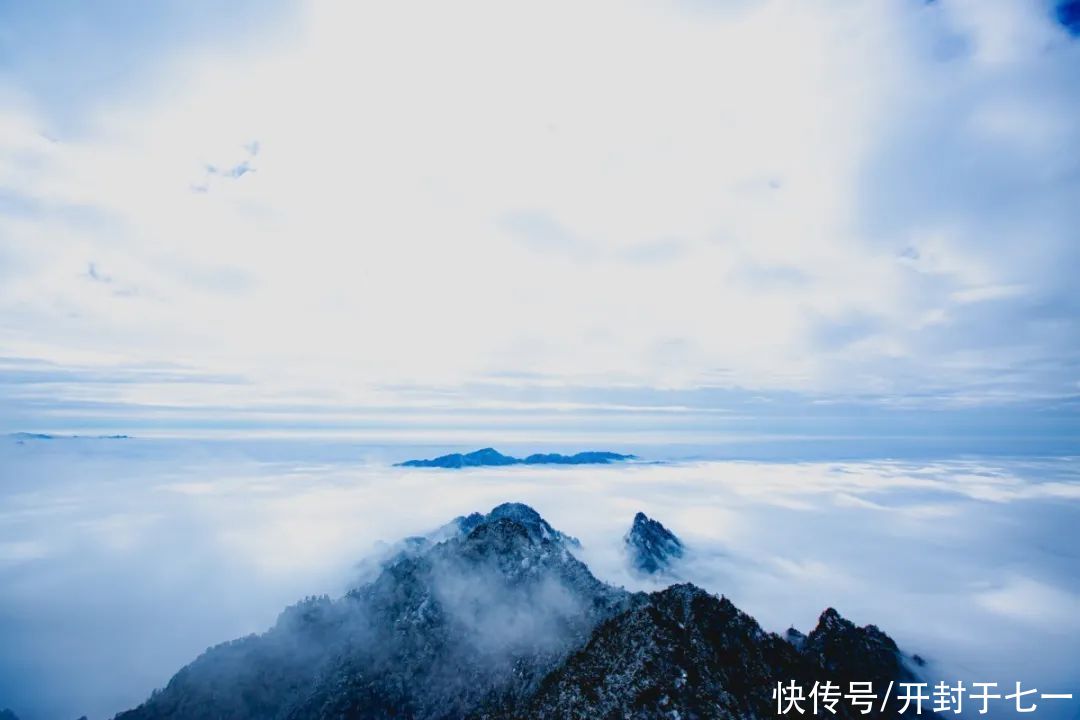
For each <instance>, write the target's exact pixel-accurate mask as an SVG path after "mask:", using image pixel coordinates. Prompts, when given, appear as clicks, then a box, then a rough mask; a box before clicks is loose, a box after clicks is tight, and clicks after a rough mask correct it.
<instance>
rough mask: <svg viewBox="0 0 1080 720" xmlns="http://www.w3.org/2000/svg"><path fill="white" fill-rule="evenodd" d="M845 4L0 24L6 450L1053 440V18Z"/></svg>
mask: <svg viewBox="0 0 1080 720" xmlns="http://www.w3.org/2000/svg"><path fill="white" fill-rule="evenodd" d="M853 5H854V4H852V3H845V2H832V3H830V2H826V3H817V4H813V5H812V6H811V5H808V4H806V3H797V2H781V1H779V0H775V1H766V2H750V1H747V2H738V3H723V4H720V3H717V4H712V3H703V2H687V3H683V4H681V5H680V4H669V3H651V2H630V3H627V2H597V3H589V4H588V5H587V6H585V7H582V6H581V4H580V3H570V2H566V3H563V2H554V3H545V4H543V5H542V6H531V7H527V6H521V5H512V4H507V3H501V2H484V1H476V2H472V1H470V2H464V3H456V4H454V5H453V6H452V7H451V6H449V5H447V4H444V3H395V4H393V6H391V7H386V6H384V4H376V3H348V2H341V3H335V2H314V3H304V4H293V3H287V2H274V3H254V2H240V3H229V4H228V5H227V7H226V6H222V5H221V4H219V3H209V2H205V3H204V2H196V3H190V2H184V3H181V2H161V3H126V2H104V3H94V4H92V5H86V4H83V3H75V2H44V3H14V2H0V28H2V29H0V126H2V128H3V129H2V131H0V429H7V430H12V431H15V430H44V431H65V430H74V431H78V430H81V429H86V428H92V429H102V430H108V431H118V432H130V433H134V434H138V433H139V432H140V431H155V432H164V431H168V430H170V429H172V430H177V431H191V430H194V429H204V430H205V429H214V428H223V427H227V428H230V429H234V430H238V431H239V430H242V429H244V428H249V429H266V428H277V429H288V428H292V429H311V428H315V429H327V428H331V429H339V430H349V429H352V430H357V429H366V428H369V427H397V426H398V425H401V426H402V427H422V426H427V427H437V428H453V427H455V426H461V425H464V426H468V427H472V426H476V427H483V426H485V424H487V425H490V426H491V427H507V426H508V424H509V426H513V427H517V428H520V430H521V432H523V433H528V432H532V431H533V430H534V429H537V428H548V427H551V426H556V427H559V428H561V429H562V430H565V431H569V430H572V429H573V428H574V427H580V428H582V429H594V430H595V429H597V428H611V427H613V421H612V420H611V418H613V417H615V418H619V420H618V422H622V423H628V424H633V426H634V427H635V428H637V429H639V430H640V431H642V432H646V431H649V430H654V431H657V432H659V429H664V428H676V430H672V432H673V433H682V432H685V433H691V432H692V433H696V434H697V435H700V436H708V435H710V434H723V433H739V432H742V433H751V432H753V433H757V432H791V433H795V434H807V433H809V432H811V431H817V432H838V433H839V432H843V433H849V432H853V433H856V434H857V433H858V432H860V431H863V432H871V431H872V432H876V433H890V432H892V433H903V432H915V431H921V432H923V433H927V434H935V435H938V434H941V433H948V432H956V433H958V434H962V433H963V432H965V430H964V428H972V427H974V428H977V429H978V430H977V431H978V432H983V431H984V430H983V429H985V428H986V427H987V426H993V428H994V430H993V431H992V432H991V431H989V430H986V431H985V432H987V433H989V434H991V435H1005V436H1008V435H1010V434H1013V435H1015V434H1032V433H1035V434H1049V435H1052V436H1054V437H1058V438H1062V437H1064V438H1075V436H1076V430H1077V422H1076V418H1077V413H1076V407H1077V404H1076V403H1077V398H1078V396H1080V384H1078V383H1080V342H1078V340H1080V321H1078V320H1077V318H1078V317H1080V312H1078V311H1080V307H1078V305H1080V296H1078V294H1077V292H1076V290H1075V280H1074V278H1075V275H1076V269H1077V268H1078V267H1080V243H1078V238H1077V236H1076V232H1077V231H1076V228H1077V227H1078V226H1080V222H1078V221H1080V119H1078V118H1080V83H1078V82H1077V80H1076V78H1077V76H1078V75H1077V70H1078V69H1080V38H1077V37H1076V35H1074V34H1072V33H1071V32H1070V27H1069V23H1068V22H1065V21H1068V20H1069V19H1070V18H1073V17H1074V15H1075V13H1072V14H1070V12H1068V10H1067V8H1065V9H1063V8H1064V5H1062V6H1060V7H1059V6H1058V5H1054V4H1050V3H1038V2H1030V1H1028V0H1015V1H1012V0H993V1H992V2H987V1H985V0H982V1H975V0H938V1H937V2H933V3H921V2H906V1H900V0H897V1H895V2H886V3H873V4H859V5H863V6H861V7H853ZM865 5H872V6H870V7H867V6H865ZM1071 30H1072V31H1073V32H1075V30H1076V26H1075V23H1073V26H1072V28H1071ZM537 418H543V420H542V421H541V420H538V419H537ZM867 418H870V420H868V419H867ZM614 426H615V427H616V428H617V427H619V426H618V424H615V425H614ZM972 432H975V431H972Z"/></svg>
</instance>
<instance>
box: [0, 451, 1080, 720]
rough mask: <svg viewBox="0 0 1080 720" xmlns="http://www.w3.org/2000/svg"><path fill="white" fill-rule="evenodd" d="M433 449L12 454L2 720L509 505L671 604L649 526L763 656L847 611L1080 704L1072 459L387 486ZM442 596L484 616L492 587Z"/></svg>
mask: <svg viewBox="0 0 1080 720" xmlns="http://www.w3.org/2000/svg"><path fill="white" fill-rule="evenodd" d="M398 443H400V440H399V441H398ZM438 449H439V448H415V447H408V446H402V445H401V444H395V445H391V446H383V447H370V446H369V447H358V445H357V444H356V443H355V442H337V443H335V442H326V441H321V442H295V441H290V442H281V441H277V440H275V441H254V440H245V441H239V442H221V441H220V440H213V441H204V442H192V441H184V440H139V439H132V440H93V439H60V438H58V439H54V440H41V441H33V440H29V439H27V440H25V441H24V442H23V443H22V444H19V443H18V442H17V441H16V440H15V439H13V438H0V488H2V493H3V495H2V502H0V633H2V634H3V637H4V638H5V643H4V644H3V647H0V694H2V695H3V696H4V698H5V703H8V704H11V705H12V706H13V707H14V709H15V710H16V711H17V712H19V714H20V716H21V717H27V718H31V719H32V718H34V717H42V718H45V717H50V718H51V717H76V716H78V715H80V714H82V713H88V714H89V715H90V716H91V717H106V716H109V715H110V714H111V712H114V711H116V710H118V709H120V708H123V707H130V706H133V705H134V704H136V703H137V702H138V701H140V700H142V699H144V698H145V696H146V695H147V694H148V693H149V692H150V690H151V689H152V688H154V687H157V686H160V685H162V684H163V683H164V682H165V681H166V680H167V679H168V677H169V676H171V674H172V673H173V672H175V671H176V670H177V669H178V668H179V667H180V666H181V665H182V664H183V663H185V662H188V661H190V660H191V659H193V658H194V657H195V656H196V655H197V654H198V653H200V652H202V650H204V649H205V648H206V647H207V646H209V645H212V644H216V643H218V642H221V641H224V640H226V639H229V638H233V637H238V636H242V635H245V634H247V633H249V632H258V631H262V630H264V629H266V628H267V627H269V626H270V625H271V624H272V623H273V622H274V619H275V617H276V616H277V614H278V613H279V612H280V611H281V609H282V608H283V607H285V606H286V605H289V604H291V603H293V602H295V601H296V600H298V599H299V598H301V597H305V596H307V595H310V594H312V593H329V594H331V595H334V596H337V595H340V594H341V593H343V592H344V591H345V589H346V588H348V587H350V586H351V585H352V583H353V582H354V581H355V580H356V579H357V577H358V576H359V575H360V574H361V571H362V568H361V567H358V564H359V563H360V562H361V561H362V560H363V559H364V558H365V557H368V556H369V555H371V554H372V553H375V552H377V551H378V549H379V547H380V542H382V541H385V542H395V541H397V540H400V539H401V538H404V537H406V536H409V535H416V534H420V533H424V532H428V531H430V530H433V529H434V528H437V527H439V526H441V525H442V524H444V523H445V522H447V521H448V520H450V519H451V518H452V517H454V516H456V515H459V514H465V513H469V512H472V511H476V510H480V511H486V510H488V509H490V508H491V507H493V506H495V505H496V504H499V503H501V502H504V501H523V502H527V503H529V504H530V505H532V506H533V507H535V508H536V509H537V510H538V511H539V512H540V513H541V514H542V515H543V516H544V517H545V518H546V519H547V520H548V521H549V522H551V523H552V525H553V526H554V527H556V528H557V529H560V530H562V531H565V532H568V533H572V534H574V535H575V536H577V537H579V538H580V539H581V542H582V550H581V557H582V559H583V560H584V561H585V562H586V563H587V564H588V565H589V567H590V568H591V569H592V571H593V572H594V573H595V574H596V575H597V576H598V577H600V578H601V579H603V580H605V581H607V582H611V583H614V584H621V585H624V586H626V587H627V588H629V589H646V590H651V589H654V587H655V585H654V583H655V582H656V581H654V580H650V579H648V578H641V577H639V576H638V575H636V574H635V573H633V572H632V571H631V570H630V568H629V566H628V565H627V562H626V557H625V555H624V547H623V541H622V538H623V535H624V534H625V533H626V531H627V529H628V527H629V525H630V523H631V521H632V519H633V516H634V514H635V513H636V512H638V511H639V510H643V511H645V512H647V513H648V514H649V515H650V516H651V517H654V518H656V519H658V520H660V521H661V522H663V523H664V525H665V526H666V527H668V528H669V529H671V530H672V531H673V532H675V533H676V534H677V535H678V536H679V537H680V538H681V539H682V540H683V541H684V542H685V543H686V544H687V548H688V552H687V556H686V558H685V562H684V563H682V564H681V565H680V566H678V567H677V568H676V576H675V577H674V578H668V579H667V581H668V582H674V581H676V580H689V581H692V582H695V583H697V584H699V585H701V586H703V587H705V588H707V589H708V590H710V591H711V592H714V593H718V594H719V593H722V594H724V595H726V596H727V597H729V598H730V599H731V600H732V601H733V602H734V603H736V604H737V605H738V606H739V607H740V608H742V609H743V610H745V611H747V612H749V613H750V614H752V615H753V616H754V617H756V618H757V619H758V621H759V622H761V623H762V625H763V627H765V628H766V629H768V630H773V631H778V632H782V631H783V630H785V629H786V628H787V627H788V626H790V625H794V626H795V627H797V628H800V629H802V630H803V631H806V630H808V629H809V628H810V627H812V626H813V624H814V622H815V621H816V618H817V616H818V614H819V613H820V612H821V610H822V609H824V608H825V607H828V606H833V607H836V608H838V609H839V610H840V611H841V612H842V613H843V614H844V615H845V616H846V617H849V618H851V619H852V620H854V621H856V622H858V623H860V624H863V623H876V624H878V625H879V626H880V627H882V628H883V629H884V630H885V631H886V632H888V633H889V634H890V635H891V636H893V637H894V638H895V639H896V640H897V642H898V643H899V644H900V646H901V647H902V648H903V649H904V650H905V651H907V652H918V653H920V654H921V655H922V656H923V657H925V658H927V659H928V660H929V661H930V665H929V666H928V668H927V670H926V672H928V673H929V674H930V676H931V677H932V678H934V679H937V678H940V679H944V680H947V681H948V682H950V683H954V682H956V681H957V680H959V679H964V680H965V682H967V683H970V681H973V680H974V681H980V682H986V681H998V682H1001V683H1005V684H1006V685H1008V686H1011V684H1012V683H1014V682H1016V681H1017V680H1020V681H1022V682H1023V683H1024V684H1025V686H1027V685H1032V686H1037V687H1040V688H1043V686H1046V688H1053V690H1052V691H1056V692H1069V691H1075V690H1076V689H1077V688H1076V686H1075V681H1076V678H1075V668H1076V667H1077V662H1078V660H1080V658H1078V655H1077V652H1078V651H1077V647H1076V644H1075V642H1074V641H1073V638H1074V636H1075V632H1070V631H1072V630H1073V629H1075V628H1076V619H1075V611H1074V608H1075V605H1076V598H1077V596H1078V594H1080V579H1078V577H1077V575H1076V572H1075V552H1074V550H1073V549H1074V547H1075V527H1076V523H1077V520H1078V519H1080V518H1078V512H1080V494H1078V488H1080V477H1078V474H1077V468H1076V465H1075V463H1074V462H1072V461H1070V460H1069V459H1056V460H1047V459H1030V460H1015V459H1002V460H993V461H990V460H979V461H975V460H968V461H949V462H925V461H877V460H872V461H851V462H835V461H824V462H798V463H791V462H775V461H769V462H749V461H743V462H718V461H696V462H683V463H675V464H642V465H632V466H596V467H590V468H588V469H583V468H566V467H563V468H552V467H547V468H544V467H521V468H476V469H472V470H468V471H463V472H454V473H453V475H452V476H450V475H447V474H446V473H445V472H439V471H423V470H417V469H408V468H391V467H389V463H390V462H393V461H398V460H402V459H405V458H407V457H417V456H424V455H430V454H437V451H438ZM531 449H548V447H545V446H536V445H533V446H532V448H531ZM558 449H566V446H560V447H559V448H558ZM429 451H435V452H429ZM670 451H671V452H678V448H677V447H676V448H671V449H670ZM103 488H107V489H108V490H109V491H108V492H103ZM420 497H422V498H424V499H425V501H424V502H416V498H420ZM446 580H447V582H446V583H445V584H444V585H442V587H441V591H442V592H444V593H445V594H446V596H447V597H450V598H455V599H457V600H458V601H460V603H457V604H458V605H459V607H460V608H461V609H462V610H463V611H464V610H468V609H469V608H472V609H473V611H475V610H476V607H477V606H476V604H475V603H473V602H472V600H474V599H475V598H477V597H479V596H480V594H482V592H483V591H484V589H485V586H484V585H483V584H482V581H483V580H484V578H483V577H472V578H469V582H468V583H465V584H462V583H460V582H455V581H454V578H446ZM192 588H197V589H198V591H197V592H194V591H193V590H192ZM547 590H548V591H549V592H550V596H549V597H548V598H547V599H548V600H551V601H552V603H553V604H552V605H551V606H550V610H552V611H554V615H553V616H552V617H547V618H545V617H543V616H537V615H534V614H533V613H532V612H531V610H532V607H531V605H532V603H531V601H530V598H526V597H521V598H519V600H520V602H519V603H517V604H516V605H509V606H507V607H505V608H502V609H503V610H506V611H507V612H506V613H505V614H500V615H494V616H491V615H486V616H485V615H484V614H483V613H480V614H473V615H469V614H468V613H465V614H464V615H463V616H462V618H461V620H462V621H463V622H466V623H472V624H474V625H476V626H477V627H491V625H489V623H494V626H496V627H502V628H504V629H506V632H505V633H504V632H502V631H500V632H498V633H492V634H490V635H483V636H482V638H483V640H484V641H485V642H486V643H488V644H490V646H491V649H492V650H496V649H498V648H500V647H503V648H505V646H506V645H510V646H511V647H512V646H513V645H514V644H515V643H517V642H519V641H521V640H524V639H526V638H528V637H529V636H530V635H531V632H532V630H533V629H534V627H535V623H536V622H537V621H545V620H551V619H557V618H558V617H559V616H561V615H564V614H565V615H572V613H573V607H572V605H568V604H567V602H566V600H567V599H566V598H565V596H563V595H562V592H561V588H559V587H551V588H547ZM560 603H561V604H560ZM1047 691H1050V690H1047ZM1068 709H1069V708H1064V710H1068ZM31 710H32V711H31ZM1043 711H1044V708H1040V712H1043ZM1045 711H1046V712H1047V713H1048V715H1047V717H1063V716H1061V715H1051V714H1049V713H1051V712H1052V711H1053V709H1052V708H1051V707H1049V706H1047V707H1046V708H1045ZM35 713H36V714H35Z"/></svg>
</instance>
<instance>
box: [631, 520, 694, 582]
mask: <svg viewBox="0 0 1080 720" xmlns="http://www.w3.org/2000/svg"><path fill="white" fill-rule="evenodd" d="M624 542H625V544H626V549H627V551H628V552H629V554H630V562H631V564H632V565H633V566H634V568H635V569H637V570H638V571H640V572H644V573H648V574H650V575H651V574H653V573H656V572H658V571H661V570H666V569H668V568H669V567H670V566H671V564H672V562H673V561H675V560H677V559H678V558H681V557H682V556H683V550H684V547H683V543H682V541H681V540H679V538H678V537H676V536H675V533H673V532H671V531H670V530H668V529H667V528H666V527H664V526H663V525H662V524H660V523H659V522H657V521H656V520H653V519H651V518H650V517H649V516H648V515H646V514H645V513H643V512H639V513H637V514H636V515H634V522H633V524H632V525H631V526H630V531H629V532H628V533H627V534H626V537H625V538H624Z"/></svg>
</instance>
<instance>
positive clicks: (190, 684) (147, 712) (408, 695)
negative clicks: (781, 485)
mask: <svg viewBox="0 0 1080 720" xmlns="http://www.w3.org/2000/svg"><path fill="white" fill-rule="evenodd" d="M575 543H576V541H573V539H572V538H570V537H569V536H567V535H564V534H563V533H560V532H558V531H557V530H555V529H554V528H552V527H551V526H550V525H549V524H548V523H547V522H546V521H545V520H544V519H543V518H542V517H541V516H540V515H539V514H538V513H536V512H535V511H534V510H533V509H532V508H530V507H528V506H526V505H521V504H517V503H508V504H505V505H500V506H498V507H496V508H494V509H493V510H492V511H491V512H490V513H487V514H484V515H481V514H479V513H474V514H472V515H467V516H462V517H459V518H456V519H455V520H454V521H451V523H448V524H447V525H446V526H444V527H443V528H440V529H439V530H437V531H436V532H435V533H432V534H431V535H430V536H428V537H427V538H426V539H425V540H424V542H423V543H418V544H415V546H414V547H412V548H411V549H410V550H409V551H408V552H403V553H401V554H399V555H397V556H393V557H391V558H389V559H388V560H387V561H385V562H384V564H383V565H382V567H381V569H380V570H379V572H378V574H377V575H376V576H375V578H374V579H373V580H372V581H370V582H367V583H364V584H362V585H360V586H358V587H356V588H354V589H353V590H351V591H350V592H348V593H347V594H346V595H345V596H344V597H342V598H340V599H337V600H332V599H330V598H328V597H315V598H308V599H307V600H305V601H303V602H301V603H298V604H296V605H294V606H292V607H290V608H288V609H287V610H286V611H285V612H283V613H282V614H281V616H280V617H279V618H278V621H277V622H276V624H275V625H274V627H273V628H271V629H270V630H268V631H267V632H265V633H263V634H262V635H252V636H249V637H246V638H241V639H239V640H234V641H232V642H228V643H224V644H222V645H219V646H217V647H214V648H211V649H209V650H207V651H206V652H205V653H204V654H203V655H201V656H200V657H199V658H197V659H196V660H195V661H193V662H192V663H190V664H189V665H187V666H186V667H184V668H182V669H181V670H180V671H179V672H178V673H177V674H176V675H175V676H174V677H173V678H172V679H171V680H170V681H169V683H168V684H167V685H166V687H165V688H163V689H161V690H159V691H156V692H155V693H154V694H153V695H152V696H151V697H150V698H149V699H148V700H147V701H146V702H145V703H143V704H142V705H140V706H139V707H137V708H135V709H133V710H130V711H127V712H124V713H121V714H120V715H118V716H117V720H151V719H154V720H158V719H161V720H164V719H166V718H172V719H176V720H180V719H183V720H203V719H205V720H210V719H211V718H223V717H229V718H237V719H238V720H244V719H246V718H250V719H252V720H254V719H255V718H260V719H265V718H281V719H285V718H289V719H293V720H301V719H304V720H308V719H312V720H321V719H324V718H325V719H327V720H329V719H330V718H335V719H339V718H357V719H360V718H415V719H424V720H449V719H450V718H473V719H475V720H479V719H480V718H488V719H489V720H501V719H508V718H532V717H538V718H571V717H580V718H605V717H611V718H615V717H620V718H622V717H630V718H647V717H648V718H651V717H670V718H676V717H678V718H735V717H738V718H759V717H760V718H764V717H772V716H774V715H775V714H776V713H775V706H774V705H773V704H770V703H772V702H773V701H772V700H771V694H770V693H771V691H772V690H773V688H774V687H775V685H776V683H777V682H781V681H783V682H787V681H789V680H792V679H795V680H811V679H815V678H817V677H819V676H820V678H821V679H823V680H824V679H826V676H829V677H828V679H831V680H834V681H836V680H842V679H843V677H845V676H846V675H848V674H851V673H853V672H854V670H859V671H860V673H862V674H865V675H867V677H862V674H860V676H859V677H858V678H857V679H859V680H875V679H879V678H880V679H881V680H882V681H885V680H898V679H901V678H904V677H908V675H909V671H908V670H907V669H906V667H905V665H904V662H903V656H901V654H900V653H899V651H898V649H897V648H896V646H895V644H894V643H892V641H891V640H890V639H889V638H888V637H887V636H886V635H884V633H881V632H880V631H879V630H877V629H876V628H873V627H872V626H870V627H867V628H857V627H855V626H854V625H852V624H851V623H849V622H847V621H846V620H843V619H842V618H840V617H839V615H837V614H836V613H835V611H833V610H828V611H826V613H824V614H823V615H822V619H821V621H820V622H819V623H818V627H817V628H815V630H814V631H812V632H811V633H810V634H809V635H808V636H807V638H806V640H805V642H804V644H803V645H804V647H803V649H801V650H800V649H799V648H797V647H796V646H794V645H793V644H791V643H789V642H787V641H785V640H784V639H783V638H781V637H780V636H778V635H775V634H772V633H767V632H765V631H763V630H762V629H761V628H760V627H759V626H758V625H757V623H756V622H755V621H754V620H753V618H751V617H749V616H748V615H746V614H745V613H742V612H741V611H739V610H738V609H737V608H735V607H734V605H732V604H731V602H730V601H729V600H727V599H725V598H717V597H715V596H713V595H711V594H709V593H707V592H706V591H704V590H702V589H700V588H697V587H695V586H693V585H688V584H684V585H675V586H672V587H670V588H668V589H666V590H663V591H660V592H657V593H652V594H645V593H631V592H628V591H626V590H625V589H623V588H617V587H613V586H611V585H608V584H606V583H604V582H602V581H600V580H598V579H597V578H596V577H595V576H593V574H592V573H591V572H590V571H589V569H588V567H586V566H585V564H584V563H582V562H581V561H580V560H579V559H578V558H577V557H575V555H574V554H573V552H572V551H573V550H574V548H575V547H576V545H575ZM855 674H859V673H855ZM880 716H884V715H878V716H875V715H860V717H880ZM839 717H848V716H845V715H839ZM850 717H854V715H851V716H850Z"/></svg>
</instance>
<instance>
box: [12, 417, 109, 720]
mask: <svg viewBox="0 0 1080 720" xmlns="http://www.w3.org/2000/svg"><path fill="white" fill-rule="evenodd" d="M8 437H9V438H12V439H13V440H18V441H23V440H75V439H81V440H127V439H129V436H127V435H49V434H47V433H31V432H16V433H9V434H8ZM0 720H3V717H2V716H0Z"/></svg>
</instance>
